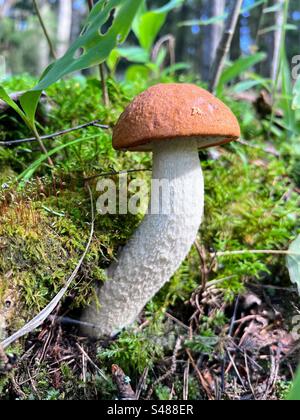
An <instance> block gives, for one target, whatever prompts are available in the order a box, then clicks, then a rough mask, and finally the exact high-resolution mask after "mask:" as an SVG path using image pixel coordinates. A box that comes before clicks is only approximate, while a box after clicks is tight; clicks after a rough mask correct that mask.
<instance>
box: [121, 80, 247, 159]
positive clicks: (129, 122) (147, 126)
mask: <svg viewBox="0 0 300 420" xmlns="http://www.w3.org/2000/svg"><path fill="white" fill-rule="evenodd" d="M240 135H241V131H240V126H239V123H238V121H237V119H236V117H235V116H234V114H233V113H232V112H231V110H230V109H229V108H228V107H227V106H226V105H225V104H224V103H223V102H222V101H220V100H219V99H217V98H216V97H215V96H213V95H212V94H211V93H209V92H207V91H206V90H204V89H201V88H200V87H198V86H195V85H192V84H186V83H185V84H180V83H170V84H158V85H155V86H152V87H150V88H149V89H147V90H146V91H145V92H143V93H141V94H140V95H138V96H137V97H136V98H135V99H134V100H133V102H132V103H131V104H130V105H129V106H128V107H127V108H126V110H125V111H124V112H123V114H122V115H121V117H120V119H119V121H118V122H117V124H116V126H115V128H114V131H113V146H114V148H115V149H117V150H119V149H124V150H136V151H146V150H152V144H153V142H156V141H163V140H171V139H176V138H182V140H183V141H185V140H188V139H190V138H196V139H197V141H198V145H199V148H206V147H211V146H217V145H220V144H225V143H228V142H230V141H233V140H237V139H238V138H239V137H240Z"/></svg>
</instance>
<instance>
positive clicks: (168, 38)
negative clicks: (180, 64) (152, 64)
mask: <svg viewBox="0 0 300 420" xmlns="http://www.w3.org/2000/svg"><path fill="white" fill-rule="evenodd" d="M165 43H168V49H169V54H170V66H174V65H175V64H176V56H175V48H176V39H175V37H174V36H173V35H171V34H168V35H165V36H163V37H162V38H160V39H159V40H158V41H157V43H156V44H155V45H154V47H153V51H152V60H153V61H156V60H157V57H158V54H159V52H160V50H161V48H162V46H163V45H164V44H165Z"/></svg>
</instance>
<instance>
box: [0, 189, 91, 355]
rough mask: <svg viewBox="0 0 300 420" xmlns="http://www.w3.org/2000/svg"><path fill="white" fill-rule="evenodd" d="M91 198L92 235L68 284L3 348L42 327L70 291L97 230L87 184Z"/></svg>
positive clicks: (6, 342) (10, 338) (1, 344)
mask: <svg viewBox="0 0 300 420" xmlns="http://www.w3.org/2000/svg"><path fill="white" fill-rule="evenodd" d="M87 188H88V191H89V195H90V200H91V230H90V236H89V240H88V243H87V245H86V248H85V251H84V253H83V255H82V257H81V258H80V260H79V262H78V264H77V266H76V267H75V269H74V271H73V273H72V274H71V276H70V278H69V279H68V281H67V283H66V285H65V286H64V287H63V288H62V289H61V290H60V292H59V293H58V294H57V295H56V296H55V297H54V299H52V301H51V302H50V303H49V304H48V305H47V306H46V307H45V308H44V309H43V310H42V311H41V312H40V313H39V314H38V315H37V316H36V317H34V318H33V319H32V320H31V321H30V322H28V323H27V324H26V325H25V326H24V327H23V328H21V329H20V330H19V331H17V332H16V333H15V334H13V335H12V336H10V337H8V338H7V339H6V340H4V341H3V342H2V343H0V347H1V346H2V348H3V349H6V348H7V347H9V346H10V345H11V344H13V343H14V342H15V341H17V340H19V339H20V338H22V337H24V336H25V335H27V334H30V333H31V332H32V331H34V330H35V329H37V328H38V327H40V326H41V325H42V324H43V323H44V322H45V320H46V319H47V318H48V317H49V315H50V314H51V313H52V312H53V310H54V309H55V308H56V306H57V305H58V304H59V302H60V301H61V299H62V298H63V297H64V296H65V294H66V292H67V291H68V289H69V287H70V286H71V284H72V283H73V281H74V280H75V278H76V276H77V274H78V272H79V270H80V268H81V266H82V264H83V262H84V260H85V258H86V256H87V253H88V251H89V249H90V246H91V243H92V240H93V236H94V230H95V212H94V202H93V195H92V191H91V189H90V187H89V186H87Z"/></svg>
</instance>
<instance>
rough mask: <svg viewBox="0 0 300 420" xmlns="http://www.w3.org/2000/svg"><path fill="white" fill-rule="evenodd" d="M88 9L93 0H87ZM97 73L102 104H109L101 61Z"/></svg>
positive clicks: (90, 8)
mask: <svg viewBox="0 0 300 420" xmlns="http://www.w3.org/2000/svg"><path fill="white" fill-rule="evenodd" d="M87 3H88V7H89V11H91V10H92V8H93V7H94V0H87ZM99 74H100V81H101V87H102V99H103V105H104V106H106V107H107V106H109V94H108V90H107V85H106V80H105V71H104V65H103V63H101V64H99Z"/></svg>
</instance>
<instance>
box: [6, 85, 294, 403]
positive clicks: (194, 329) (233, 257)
mask: <svg viewBox="0 0 300 420" xmlns="http://www.w3.org/2000/svg"><path fill="white" fill-rule="evenodd" d="M163 81H170V80H169V79H167V80H163ZM108 83H109V93H110V98H111V106H110V108H108V109H106V108H104V107H103V106H102V105H101V92H100V91H99V85H98V82H97V81H96V80H86V79H82V78H78V79H74V80H70V81H66V82H61V83H58V84H57V85H55V86H54V87H52V88H51V89H49V92H47V96H46V97H45V98H44V99H43V103H42V105H41V106H40V109H39V112H38V119H39V124H40V127H39V129H40V132H41V134H45V135H47V134H52V133H55V132H57V131H60V130H62V129H66V128H69V127H75V126H78V125H81V124H84V123H89V122H91V121H95V120H97V121H98V122H97V123H96V124H91V125H90V126H88V127H86V128H84V129H81V130H75V131H73V132H70V133H68V134H66V135H64V136H60V137H57V138H55V139H50V140H47V141H46V142H45V144H46V146H47V147H48V149H49V150H51V153H52V151H53V155H52V157H53V160H54V163H55V170H54V171H52V172H51V168H50V167H49V165H48V164H47V160H46V159H44V160H41V159H39V158H40V151H39V149H38V146H37V145H36V144H35V142H30V143H28V142H27V143H22V144H21V145H18V146H17V147H16V146H10V147H6V146H5V145H4V146H3V144H2V146H0V217H1V224H0V251H1V253H0V330H1V331H0V336H1V338H2V339H4V338H5V337H7V336H9V335H10V334H12V333H14V332H15V331H18V330H19V328H21V327H22V326H23V325H24V323H26V322H27V321H29V320H30V319H32V318H33V317H34V316H35V315H36V314H37V313H38V312H39V311H41V310H42V309H43V308H44V307H45V306H46V305H47V304H48V303H49V302H50V301H51V299H53V297H54V296H55V295H56V294H57V293H58V292H59V290H60V289H61V288H62V287H63V286H64V285H65V283H66V281H67V280H68V278H69V277H70V276H71V274H72V272H73V270H74V267H75V266H76V265H77V264H78V261H79V260H80V258H81V256H82V254H83V253H84V251H85V249H86V245H87V243H88V239H89V235H90V230H91V223H92V216H91V204H90V195H89V189H88V188H87V185H89V186H90V188H91V191H92V194H93V200H94V201H95V200H96V199H97V191H96V184H97V179H98V178H97V176H98V175H101V174H103V173H110V174H111V175H110V176H111V177H112V179H114V180H118V174H117V172H118V171H121V170H131V169H136V170H141V172H136V173H131V174H128V177H129V179H133V178H135V177H137V176H138V177H141V178H143V179H146V180H149V172H148V171H144V170H145V169H147V170H151V159H150V156H149V155H147V154H143V153H142V154H135V153H117V152H115V151H114V150H113V149H112V146H111V132H110V129H108V130H106V129H101V128H100V127H98V126H97V124H98V123H99V122H100V123H101V124H105V125H108V126H109V127H111V126H112V125H113V124H114V123H115V121H116V119H117V118H118V116H119V114H120V112H121V111H122V110H123V109H124V107H125V106H126V104H127V103H128V102H129V100H130V99H131V98H132V97H133V96H134V95H135V94H137V93H138V92H140V91H141V90H143V89H144V88H145V87H146V86H147V83H146V82H141V81H140V82H135V83H127V84H124V83H123V84H118V83H116V82H114V81H111V80H110V81H109V82H108ZM31 84H32V80H30V79H29V78H26V77H22V78H13V79H12V80H10V81H9V82H7V88H8V89H10V91H20V90H23V89H26V88H27V87H28V86H30V85H31ZM222 99H223V100H224V101H225V102H226V103H228V105H229V106H230V107H231V108H232V110H233V112H235V113H236V115H237V117H238V119H239V121H240V122H241V128H242V133H243V141H242V142H241V143H239V142H238V143H235V144H231V145H229V146H225V147H219V148H217V149H214V150H213V151H209V152H207V153H203V152H201V153H200V157H201V160H202V165H203V167H204V175H205V181H206V191H205V195H206V208H205V219H204V222H203V224H202V227H201V230H200V232H199V238H198V241H197V243H196V244H195V246H194V247H193V249H192V250H191V252H190V254H189V256H188V258H187V259H186V261H185V262H184V263H183V264H182V266H181V268H180V269H179V270H178V272H177V273H176V275H175V276H174V278H173V279H172V280H171V281H170V283H169V284H167V285H166V286H165V287H164V288H163V290H161V291H160V292H159V294H158V295H157V296H156V297H155V298H154V299H153V301H151V302H150V303H149V304H148V305H147V307H146V308H145V310H144V312H143V313H142V314H141V317H140V319H139V320H138V321H137V323H136V324H135V325H134V326H132V328H130V329H128V330H127V331H123V332H121V333H120V334H119V336H118V337H116V338H115V339H111V340H102V341H101V340H100V341H97V342H95V341H91V340H89V339H88V338H86V337H83V336H82V334H81V331H80V314H81V311H82V309H83V308H84V307H85V306H86V304H87V303H88V302H89V301H90V299H91V298H92V297H93V285H94V283H95V282H102V281H104V280H105V274H104V271H105V268H107V267H108V266H109V264H110V262H111V261H112V260H113V258H114V256H115V255H116V253H117V250H118V248H119V247H120V246H122V245H124V244H125V243H126V241H127V240H128V239H129V238H130V236H131V235H132V232H133V231H134V229H135V228H136V226H137V225H138V223H139V222H140V220H141V218H142V215H137V216H132V215H127V216H120V215H119V216H99V215H98V216H97V217H96V219H95V234H94V236H93V240H92V243H91V245H90V247H89V248H88V250H87V256H86V258H85V260H84V262H83V263H82V264H81V265H80V268H79V272H78V274H77V276H76V279H75V281H74V283H72V285H71V287H70V289H69V290H68V292H67V295H66V297H65V298H64V299H63V300H61V301H60V304H59V305H58V306H57V307H56V308H55V310H54V311H53V312H52V314H51V316H50V317H48V319H47V321H46V322H44V323H43V325H42V326H41V327H40V328H39V329H38V330H35V331H33V332H31V333H30V334H29V335H27V336H26V337H24V338H22V339H20V340H19V341H17V342H15V343H13V344H12V345H11V346H10V347H9V349H8V351H7V353H6V354H4V353H3V352H2V353H1V351H0V359H1V374H0V399H24V400H28V399H48V400H57V399H115V398H123V399H126V398H133V393H134V395H135V396H136V398H140V399H152V398H154V399H161V400H168V399H174V400H175V399H187V400H194V399H195V400H196V399H210V400H214V399H229V400H240V399H243V400H248V399H250V400H254V399H269V400H270V399H274V400H276V399H284V398H285V396H286V395H287V393H288V391H289V389H290V385H291V381H292V379H293V375H294V372H295V370H296V367H297V364H298V361H299V356H300V354H299V353H300V351H299V350H300V347H299V343H298V336H297V332H298V331H297V330H299V329H300V328H298V327H299V325H297V320H299V311H300V303H299V295H298V292H297V288H296V287H295V286H294V285H293V284H291V282H290V278H289V275H288V270H287V264H286V258H285V257H284V256H283V255H274V254H272V253H271V252H270V253H268V252H266V253H262V254H253V253H252V252H251V251H252V250H270V251H272V250H286V249H288V247H289V245H290V243H291V241H293V240H294V239H295V237H297V234H298V233H299V230H300V220H299V202H300V196H299V193H300V189H299V186H300V176H299V174H300V170H299V168H300V164H299V162H300V159H298V158H297V157H295V153H294V151H293V145H292V144H289V143H288V139H287V136H286V134H285V132H284V130H281V129H279V128H278V127H277V128H276V130H275V128H274V129H272V131H271V133H270V132H269V129H268V124H269V122H268V118H269V117H268V116H267V115H264V117H263V118H262V117H261V115H259V114H258V112H257V109H255V106H254V105H253V103H250V102H248V101H238V100H237V99H236V98H233V96H232V95H230V93H228V95H227V96H225V97H224V98H222ZM27 137H30V133H29V132H28V130H27V129H26V128H24V126H23V124H22V123H21V122H20V121H19V120H18V119H17V118H16V116H15V115H14V114H13V113H12V112H11V111H9V110H1V111H0V142H6V143H7V142H8V141H12V140H16V139H24V138H27ZM67 144H68V147H66V145H67ZM87 179H89V181H87ZM16 180H17V181H16ZM223 251H231V252H234V251H248V252H246V253H240V254H235V253H229V254H227V255H223V256H222V255H220V254H219V253H220V252H223ZM123 372H125V373H123Z"/></svg>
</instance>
